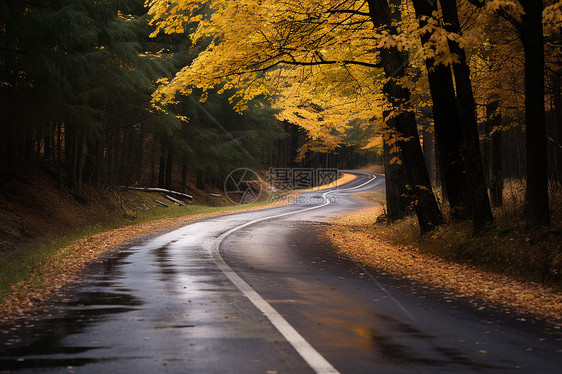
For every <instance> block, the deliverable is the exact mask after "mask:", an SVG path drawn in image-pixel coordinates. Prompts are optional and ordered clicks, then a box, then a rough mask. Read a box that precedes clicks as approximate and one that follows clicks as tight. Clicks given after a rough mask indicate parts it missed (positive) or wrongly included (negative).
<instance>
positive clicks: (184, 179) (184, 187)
mask: <svg viewBox="0 0 562 374" xmlns="http://www.w3.org/2000/svg"><path fill="white" fill-rule="evenodd" d="M180 191H181V192H183V193H185V192H186V191H187V160H186V159H185V158H184V159H183V162H182V164H181V189H180Z"/></svg>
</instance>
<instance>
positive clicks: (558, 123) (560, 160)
mask: <svg viewBox="0 0 562 374" xmlns="http://www.w3.org/2000/svg"><path fill="white" fill-rule="evenodd" d="M560 81H561V79H560V75H558V74H556V73H552V104H553V108H552V109H553V112H554V113H553V116H554V129H553V133H554V141H553V142H554V144H553V146H554V178H555V179H556V181H557V182H558V184H562V145H561V144H562V91H561V84H560V83H561V82H560Z"/></svg>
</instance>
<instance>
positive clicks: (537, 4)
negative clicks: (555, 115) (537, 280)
mask: <svg viewBox="0 0 562 374" xmlns="http://www.w3.org/2000/svg"><path fill="white" fill-rule="evenodd" d="M520 2H521V4H522V5H523V10H524V11H525V14H524V15H523V30H522V38H523V49H524V52H525V127H526V131H525V135H526V149H527V228H528V229H533V228H536V227H541V226H548V225H550V212H549V208H548V161H547V155H546V116H545V110H544V40H543V26H542V11H543V1H542V0H520Z"/></svg>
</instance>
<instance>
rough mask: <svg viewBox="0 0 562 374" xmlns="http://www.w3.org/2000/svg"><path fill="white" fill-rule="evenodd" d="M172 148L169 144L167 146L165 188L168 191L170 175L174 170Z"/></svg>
mask: <svg viewBox="0 0 562 374" xmlns="http://www.w3.org/2000/svg"><path fill="white" fill-rule="evenodd" d="M174 156H175V155H174V147H173V146H172V145H171V144H169V145H168V157H167V159H166V184H165V186H166V188H167V189H168V190H171V189H172V175H173V169H174Z"/></svg>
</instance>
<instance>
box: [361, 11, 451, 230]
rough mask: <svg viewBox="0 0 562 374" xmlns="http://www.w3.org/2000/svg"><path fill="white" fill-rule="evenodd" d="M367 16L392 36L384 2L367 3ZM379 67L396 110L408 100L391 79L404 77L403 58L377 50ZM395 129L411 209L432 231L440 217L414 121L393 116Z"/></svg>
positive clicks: (391, 50) (405, 115)
mask: <svg viewBox="0 0 562 374" xmlns="http://www.w3.org/2000/svg"><path fill="white" fill-rule="evenodd" d="M368 4H369V13H370V17H371V20H372V22H373V24H374V26H375V27H380V26H387V27H388V28H390V29H391V31H392V32H393V33H395V32H396V30H392V26H391V24H392V20H391V17H390V7H389V5H388V1H387V0H368ZM380 55H381V59H382V64H383V67H384V71H385V74H386V77H387V79H388V81H387V83H386V84H385V86H384V93H385V94H386V95H387V97H388V100H389V101H390V103H391V104H392V105H393V106H395V107H398V106H399V105H401V104H403V103H407V102H409V101H410V92H409V91H408V89H406V88H404V87H401V86H400V85H399V84H398V83H397V81H396V80H395V79H394V78H401V77H403V76H405V67H406V65H407V64H408V60H407V58H406V56H405V55H404V54H403V53H402V52H400V51H398V49H397V48H395V47H394V48H384V49H381V50H380ZM389 122H390V124H394V125H395V126H396V127H395V130H396V131H397V132H398V135H399V137H400V141H398V142H397V143H398V146H399V147H400V149H401V150H402V155H403V160H402V162H403V163H404V166H405V169H406V178H407V181H408V184H409V186H410V189H411V190H410V191H409V192H410V193H411V195H412V196H413V197H414V199H415V200H414V206H415V211H416V215H417V217H418V221H419V224H420V229H421V231H422V233H426V232H428V231H431V230H433V229H434V228H436V227H437V226H439V225H440V224H441V223H442V221H443V217H442V215H441V212H440V210H439V207H438V205H437V201H436V200H435V196H434V195H433V191H432V189H431V183H430V181H429V175H428V174H427V167H426V165H425V160H424V158H423V152H422V150H421V145H420V141H419V137H418V130H417V124H416V118H415V116H414V114H413V113H411V112H402V113H399V114H397V115H396V117H395V119H394V121H389Z"/></svg>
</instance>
